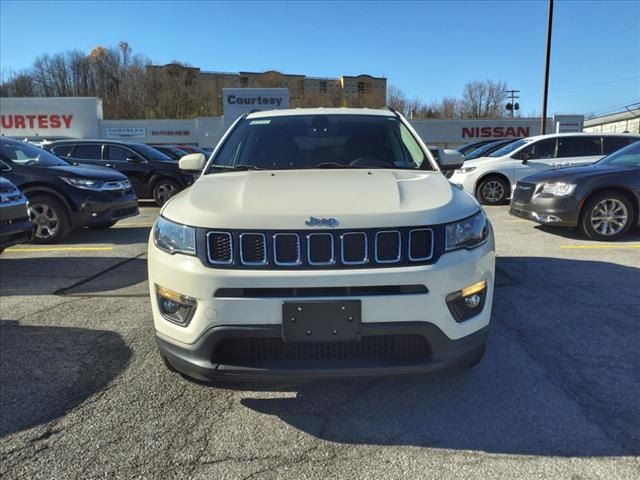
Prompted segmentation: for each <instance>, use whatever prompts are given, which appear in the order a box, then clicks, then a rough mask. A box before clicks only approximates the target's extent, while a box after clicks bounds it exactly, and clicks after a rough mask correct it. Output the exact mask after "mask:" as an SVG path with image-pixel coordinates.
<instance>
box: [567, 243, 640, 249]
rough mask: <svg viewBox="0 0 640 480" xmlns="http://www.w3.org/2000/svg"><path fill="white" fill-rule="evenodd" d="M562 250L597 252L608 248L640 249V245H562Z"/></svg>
mask: <svg viewBox="0 0 640 480" xmlns="http://www.w3.org/2000/svg"><path fill="white" fill-rule="evenodd" d="M560 248H568V249H575V250H597V249H607V248H640V243H632V244H629V245H560Z"/></svg>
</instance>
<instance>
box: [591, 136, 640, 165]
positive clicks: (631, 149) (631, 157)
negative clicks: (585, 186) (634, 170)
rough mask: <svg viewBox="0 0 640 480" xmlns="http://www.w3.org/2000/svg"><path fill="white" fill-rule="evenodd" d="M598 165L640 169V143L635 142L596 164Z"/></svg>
mask: <svg viewBox="0 0 640 480" xmlns="http://www.w3.org/2000/svg"><path fill="white" fill-rule="evenodd" d="M597 163H598V164H599V165H620V166H626V167H640V142H635V143H632V144H631V145H629V146H628V147H625V148H623V149H621V150H618V151H617V152H614V153H612V154H611V155H608V156H606V157H604V158H603V159H602V160H600V161H599V162H597Z"/></svg>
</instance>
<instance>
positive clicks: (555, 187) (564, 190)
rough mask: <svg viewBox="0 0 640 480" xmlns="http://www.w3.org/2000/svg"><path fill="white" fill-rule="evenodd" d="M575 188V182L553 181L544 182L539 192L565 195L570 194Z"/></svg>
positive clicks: (556, 195)
mask: <svg viewBox="0 0 640 480" xmlns="http://www.w3.org/2000/svg"><path fill="white" fill-rule="evenodd" d="M575 189H576V186H575V184H571V183H564V182H555V183H545V184H544V185H543V186H542V190H541V191H540V194H545V193H546V194H548V195H553V196H554V197H566V196H568V195H571V194H572V193H573V192H574V190H575Z"/></svg>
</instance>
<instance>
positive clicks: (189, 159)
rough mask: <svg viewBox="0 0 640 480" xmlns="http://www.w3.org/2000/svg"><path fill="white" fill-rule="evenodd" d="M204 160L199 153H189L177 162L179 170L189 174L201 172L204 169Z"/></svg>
mask: <svg viewBox="0 0 640 480" xmlns="http://www.w3.org/2000/svg"><path fill="white" fill-rule="evenodd" d="M205 162H206V159H205V158H204V155H203V154H201V153H190V154H189V155H185V156H184V157H182V158H181V159H180V160H179V161H178V165H179V166H180V170H187V171H189V172H201V171H202V169H203V168H204V164H205Z"/></svg>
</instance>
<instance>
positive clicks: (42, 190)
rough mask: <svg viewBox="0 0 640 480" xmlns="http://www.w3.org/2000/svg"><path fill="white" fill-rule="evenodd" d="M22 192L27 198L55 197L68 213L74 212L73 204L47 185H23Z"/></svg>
mask: <svg viewBox="0 0 640 480" xmlns="http://www.w3.org/2000/svg"><path fill="white" fill-rule="evenodd" d="M20 190H22V192H23V193H24V194H25V195H26V197H27V198H29V197H32V196H35V195H39V194H42V195H51V196H52V197H55V198H56V199H57V200H60V201H61V202H62V204H63V205H64V207H65V208H66V209H67V213H69V214H71V212H73V211H74V210H73V208H71V202H69V200H67V198H66V197H65V196H64V194H62V193H60V192H59V191H58V190H56V189H54V188H51V187H49V186H47V185H43V184H40V183H32V184H27V185H24V184H23V185H21V186H20Z"/></svg>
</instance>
